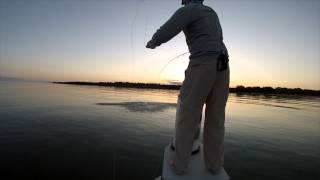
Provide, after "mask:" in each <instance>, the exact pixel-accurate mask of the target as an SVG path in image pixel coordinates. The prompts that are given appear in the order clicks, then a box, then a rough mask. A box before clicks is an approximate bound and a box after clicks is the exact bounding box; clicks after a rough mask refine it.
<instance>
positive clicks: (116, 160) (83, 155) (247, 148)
mask: <svg viewBox="0 0 320 180" xmlns="http://www.w3.org/2000/svg"><path fill="white" fill-rule="evenodd" d="M177 95H178V91H172V90H171V91H170V90H143V89H125V88H105V87H89V86H71V85H58V84H49V83H17V82H0V107H1V109H0V162H1V169H0V172H1V173H0V178H1V179H39V180H40V179H41V180H42V179H62V178H69V179H95V180H99V179H117V180H122V179H130V178H132V179H140V180H153V179H154V178H155V177H156V176H158V175H160V173H161V164H162V156H163V148H164V147H165V146H166V145H167V144H168V143H169V142H170V141H171V138H172V134H173V127H174V118H175V106H176V104H175V103H176V99H177ZM319 110H320V99H319V98H316V97H302V96H271V95H270V96H264V95H255V96H252V95H236V94H230V98H229V101H228V105H227V117H226V119H227V120H226V138H225V169H226V170H227V172H228V173H229V175H230V176H231V177H232V179H243V180H257V179H259V180H270V179H272V180H277V179H279V180H280V179H281V180H296V179H297V180H298V179H299V180H301V179H303V180H316V179H317V180H318V179H320V173H319V167H320V118H319V117H320V111H319ZM5 177H6V178H5Z"/></svg>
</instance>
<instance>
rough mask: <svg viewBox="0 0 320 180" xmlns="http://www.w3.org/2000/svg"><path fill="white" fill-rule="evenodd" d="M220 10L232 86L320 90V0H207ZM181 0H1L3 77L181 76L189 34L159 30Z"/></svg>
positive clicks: (112, 78)
mask: <svg viewBox="0 0 320 180" xmlns="http://www.w3.org/2000/svg"><path fill="white" fill-rule="evenodd" d="M205 4H206V5H208V6H210V7H212V8H213V9H214V10H215V11H216V12H217V14H218V16H219V18H220V22H221V25H222V28H223V35H224V42H225V44H226V46H227V48H228V51H229V54H230V67H231V84H230V86H232V87H234V86H237V85H245V86H271V87H279V86H280V87H289V88H303V89H317V90H319V89H320V52H319V50H320V0H268V1H265V0H205ZM180 7H181V1H180V0H161V1H159V0H28V1H24V0H20V1H18V0H1V1H0V76H5V77H16V78H25V79H32V80H44V81H130V82H156V83H165V82H168V81H182V80H183V78H184V70H185V69H186V67H187V65H188V55H185V56H182V57H180V58H177V59H176V60H174V61H173V62H172V63H170V64H169V65H168V66H167V67H166V68H165V69H164V70H163V71H162V72H160V71H161V69H163V67H164V66H165V65H166V64H167V63H168V61H170V60H171V59H172V58H173V57H175V56H178V55H180V54H182V53H185V52H187V51H188V48H187V45H186V43H185V38H184V35H183V33H180V34H179V35H178V36H176V37H175V38H173V39H172V40H171V41H170V42H168V43H166V44H163V45H162V46H160V47H158V48H157V49H154V50H150V49H146V48H145V44H146V43H147V41H148V40H149V39H150V38H151V37H152V35H153V33H154V32H155V31H156V30H157V29H158V28H159V27H160V26H161V25H162V24H163V23H164V22H165V21H166V20H167V19H168V18H169V17H170V16H171V15H172V14H173V13H174V12H175V11H176V10H177V9H178V8H180Z"/></svg>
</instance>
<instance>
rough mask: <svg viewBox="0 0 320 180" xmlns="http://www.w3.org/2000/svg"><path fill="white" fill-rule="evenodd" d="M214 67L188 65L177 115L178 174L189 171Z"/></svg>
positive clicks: (176, 164)
mask: <svg viewBox="0 0 320 180" xmlns="http://www.w3.org/2000/svg"><path fill="white" fill-rule="evenodd" d="M214 67H215V66H214ZM212 69H213V66H208V65H199V66H196V67H188V69H187V71H186V77H185V80H184V82H183V84H182V87H181V90H180V95H179V101H180V102H179V103H178V104H179V107H178V112H177V117H176V134H175V137H176V148H175V152H174V157H173V162H174V166H175V170H176V173H177V174H183V173H185V172H186V171H187V168H188V163H189V160H190V154H191V151H192V145H193V140H194V137H195V135H196V132H197V129H198V125H199V118H200V117H201V114H202V108H203V105H204V103H205V101H206V97H207V95H208V93H209V91H210V89H211V87H212V85H213V82H214V74H212V71H213V70H212Z"/></svg>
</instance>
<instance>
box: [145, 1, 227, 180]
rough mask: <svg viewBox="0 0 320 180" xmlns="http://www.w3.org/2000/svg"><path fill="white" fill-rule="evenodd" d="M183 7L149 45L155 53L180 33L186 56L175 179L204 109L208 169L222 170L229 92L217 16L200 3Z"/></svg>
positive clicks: (186, 159) (182, 169)
mask: <svg viewBox="0 0 320 180" xmlns="http://www.w3.org/2000/svg"><path fill="white" fill-rule="evenodd" d="M182 4H183V5H184V6H183V7H182V8H180V9H178V10H177V11H176V12H175V13H174V15H173V16H172V17H171V18H170V19H169V20H168V21H167V22H166V23H165V24H164V25H163V26H161V27H160V29H158V31H157V32H156V33H155V34H154V35H153V37H152V39H151V40H150V41H149V42H148V44H147V46H146V47H147V48H150V49H154V48H156V47H157V46H160V45H161V44H162V43H165V42H167V41H169V40H170V39H172V38H173V37H174V36H176V35H177V34H178V33H179V32H181V31H183V32H184V34H185V36H186V42H187V44H188V48H189V51H190V54H191V55H190V57H189V58H190V62H189V66H188V68H187V70H186V71H185V80H184V81H183V84H182V87H181V89H180V94H179V97H178V108H177V111H178V112H177V117H176V132H175V133H176V134H175V138H176V143H175V152H174V156H173V157H172V161H171V163H170V165H171V167H172V168H173V170H174V171H175V172H176V173H177V174H179V175H182V174H185V173H186V172H187V168H188V163H189V160H190V154H191V150H192V145H193V139H194V136H195V134H196V133H197V129H198V123H199V117H201V114H202V108H203V105H204V104H206V110H205V122H204V132H203V145H204V161H205V166H206V168H207V170H208V171H209V172H211V173H214V174H215V173H219V171H220V170H221V168H222V166H223V161H224V159H223V151H224V150H223V142H224V122H225V106H226V102H227V99H228V94H229V93H228V92H229V66H228V53H227V49H226V47H225V45H224V43H223V37H222V30H221V26H220V22H219V19H218V16H217V14H216V12H215V11H214V10H213V9H211V8H210V7H208V6H205V5H203V0H183V1H182Z"/></svg>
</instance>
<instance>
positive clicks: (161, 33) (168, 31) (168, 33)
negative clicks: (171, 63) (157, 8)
mask: <svg viewBox="0 0 320 180" xmlns="http://www.w3.org/2000/svg"><path fill="white" fill-rule="evenodd" d="M190 21H191V13H190V11H189V10H188V9H187V8H186V7H182V8H180V9H178V10H177V11H176V12H175V13H174V14H173V15H172V17H171V18H170V19H169V20H168V21H167V22H166V23H165V24H164V25H162V26H161V27H160V28H159V29H158V30H157V32H156V33H155V34H154V35H153V37H152V39H151V40H150V41H149V42H148V44H147V48H151V49H154V48H155V47H157V46H160V45H161V44H162V43H166V42H168V41H169V40H170V39H172V38H173V37H174V36H176V35H177V34H179V33H180V32H181V31H182V30H183V28H185V27H186V26H187V25H188V24H189V23H190Z"/></svg>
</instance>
